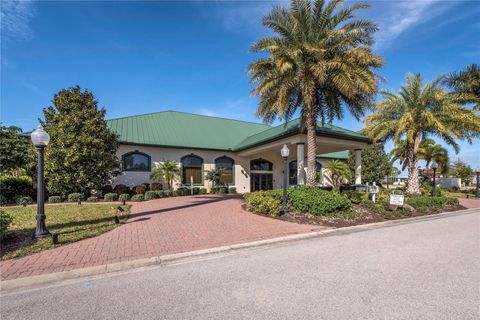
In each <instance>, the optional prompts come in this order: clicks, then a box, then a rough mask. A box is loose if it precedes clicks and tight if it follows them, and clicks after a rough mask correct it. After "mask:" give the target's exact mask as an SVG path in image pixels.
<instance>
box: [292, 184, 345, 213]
mask: <svg viewBox="0 0 480 320" xmlns="http://www.w3.org/2000/svg"><path fill="white" fill-rule="evenodd" d="M288 202H289V205H290V206H291V207H292V209H294V210H296V211H300V212H306V213H310V214H313V215H316V216H337V215H343V214H344V213H347V212H350V211H351V209H352V203H351V202H350V200H349V199H348V198H346V197H344V196H342V195H341V194H340V193H338V192H335V191H325V190H321V189H318V188H313V187H308V186H306V187H300V188H296V189H290V190H289V192H288Z"/></svg>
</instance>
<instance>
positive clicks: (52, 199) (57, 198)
mask: <svg viewBox="0 0 480 320" xmlns="http://www.w3.org/2000/svg"><path fill="white" fill-rule="evenodd" d="M62 201H63V198H62V197H61V196H51V197H49V198H48V202H50V203H60V202H62Z"/></svg>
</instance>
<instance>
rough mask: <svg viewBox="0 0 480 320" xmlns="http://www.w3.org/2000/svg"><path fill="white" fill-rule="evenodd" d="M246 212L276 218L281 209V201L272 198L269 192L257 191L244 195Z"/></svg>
mask: <svg viewBox="0 0 480 320" xmlns="http://www.w3.org/2000/svg"><path fill="white" fill-rule="evenodd" d="M245 201H246V204H247V210H249V211H251V212H255V213H260V214H268V215H270V216H272V217H277V216H278V215H279V213H280V210H281V209H282V204H281V201H280V200H278V199H275V198H274V197H272V194H271V192H268V191H257V192H252V193H248V194H246V195H245Z"/></svg>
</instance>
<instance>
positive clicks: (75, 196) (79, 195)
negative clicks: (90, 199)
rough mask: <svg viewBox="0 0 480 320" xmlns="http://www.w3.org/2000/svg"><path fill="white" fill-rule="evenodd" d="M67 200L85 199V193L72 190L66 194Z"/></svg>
mask: <svg viewBox="0 0 480 320" xmlns="http://www.w3.org/2000/svg"><path fill="white" fill-rule="evenodd" d="M67 199H68V202H77V201H79V200H80V201H83V200H85V195H84V194H83V193H78V192H74V193H70V194H69V195H68V198H67Z"/></svg>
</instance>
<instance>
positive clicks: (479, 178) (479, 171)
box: [475, 166, 480, 198]
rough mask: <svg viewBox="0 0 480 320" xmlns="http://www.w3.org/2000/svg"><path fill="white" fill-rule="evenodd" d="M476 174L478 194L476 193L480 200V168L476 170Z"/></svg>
mask: <svg viewBox="0 0 480 320" xmlns="http://www.w3.org/2000/svg"><path fill="white" fill-rule="evenodd" d="M475 173H476V174H477V192H475V197H476V198H480V166H478V167H477V168H475Z"/></svg>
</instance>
